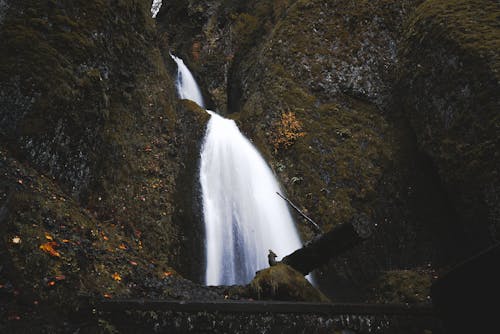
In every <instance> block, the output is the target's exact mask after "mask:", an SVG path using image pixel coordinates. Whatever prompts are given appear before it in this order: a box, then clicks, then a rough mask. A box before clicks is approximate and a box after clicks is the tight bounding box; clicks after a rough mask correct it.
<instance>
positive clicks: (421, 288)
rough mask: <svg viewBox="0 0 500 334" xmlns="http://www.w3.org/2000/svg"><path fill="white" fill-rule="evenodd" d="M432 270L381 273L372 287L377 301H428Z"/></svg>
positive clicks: (396, 302)
mask: <svg viewBox="0 0 500 334" xmlns="http://www.w3.org/2000/svg"><path fill="white" fill-rule="evenodd" d="M432 277H433V274H432V272H429V271H425V270H393V271H387V272H385V273H383V274H382V275H381V276H380V277H379V278H378V280H377V282H376V284H375V286H374V287H373V293H374V296H373V300H372V302H377V303H395V304H398V303H410V304H411V303H429V302H430V288H431V283H432V279H433V278H432Z"/></svg>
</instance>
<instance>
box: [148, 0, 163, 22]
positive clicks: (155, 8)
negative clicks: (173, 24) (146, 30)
mask: <svg viewBox="0 0 500 334" xmlns="http://www.w3.org/2000/svg"><path fill="white" fill-rule="evenodd" d="M161 5H162V0H153V3H152V4H151V16H152V17H153V18H155V17H156V15H158V12H159V11H160V8H161Z"/></svg>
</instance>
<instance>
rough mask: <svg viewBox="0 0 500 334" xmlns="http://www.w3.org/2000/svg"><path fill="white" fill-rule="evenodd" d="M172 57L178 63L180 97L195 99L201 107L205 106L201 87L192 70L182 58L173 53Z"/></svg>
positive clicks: (178, 91) (176, 84) (178, 90)
mask: <svg viewBox="0 0 500 334" xmlns="http://www.w3.org/2000/svg"><path fill="white" fill-rule="evenodd" d="M170 57H172V59H173V60H174V61H175V62H176V64H177V81H176V83H175V86H176V87H177V93H178V94H179V97H180V98H181V99H187V100H191V101H194V102H196V103H198V105H199V106H200V107H202V108H205V104H204V103H203V96H202V95H201V91H200V88H199V87H198V84H197V83H196V80H195V79H194V77H193V75H192V74H191V71H189V69H188V68H187V66H186V65H185V64H184V61H183V60H182V59H180V58H179V57H176V56H174V55H173V54H171V55H170Z"/></svg>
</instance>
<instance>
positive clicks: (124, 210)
mask: <svg viewBox="0 0 500 334" xmlns="http://www.w3.org/2000/svg"><path fill="white" fill-rule="evenodd" d="M1 5H2V6H3V2H2V3H1ZM149 5H150V4H149V3H148V2H147V1H146V2H144V1H135V0H124V1H118V2H116V1H106V0H104V1H90V2H89V1H69V0H68V1H66V0H65V1H52V0H47V1H38V2H36V3H35V2H32V1H16V2H14V1H9V7H8V10H7V11H5V12H3V11H2V22H1V23H0V39H1V40H2V47H1V48H0V150H1V151H0V172H1V174H2V178H1V179H0V210H1V212H2V213H1V214H0V221H1V224H0V225H1V226H2V229H4V230H5V233H2V241H1V244H0V248H1V250H0V252H1V256H2V259H1V260H2V263H1V270H0V275H1V277H0V280H1V281H0V284H1V285H2V288H0V289H3V286H4V285H7V286H8V287H9V288H8V289H7V290H8V292H7V294H6V295H4V294H3V292H4V291H7V290H1V291H0V292H1V296H0V297H1V298H3V299H2V300H4V299H6V300H7V301H8V303H9V308H11V309H16V314H17V315H20V316H21V318H22V319H36V321H38V322H43V321H44V320H43V318H44V317H50V319H49V320H47V321H45V322H43V324H44V325H45V324H49V325H48V326H52V323H51V321H52V319H55V320H54V324H56V323H57V324H58V325H54V328H63V327H60V326H59V325H60V324H61V323H62V322H67V321H68V318H67V316H68V313H69V312H72V310H74V309H75V307H77V306H78V305H77V297H78V294H80V293H83V294H87V295H91V296H97V297H99V298H101V297H103V296H104V295H105V294H106V296H110V297H112V298H113V297H116V296H123V297H126V296H130V297H132V296H149V297H155V296H156V297H158V296H163V297H169V296H170V297H175V296H177V297H175V298H178V297H179V296H182V295H183V294H185V291H184V292H180V291H179V289H177V290H176V289H174V288H172V287H169V284H170V283H171V282H170V283H168V282H167V281H169V280H173V279H174V277H177V275H176V274H175V271H174V269H172V267H175V266H177V265H179V266H180V264H182V261H181V260H180V258H181V255H182V251H183V250H182V247H184V245H183V240H184V239H186V238H187V236H190V235H191V234H190V233H193V232H192V231H190V225H189V224H190V223H193V222H192V221H189V222H188V221H187V220H186V221H184V220H183V219H181V218H182V217H180V216H179V215H178V212H183V211H187V210H188V209H191V203H186V201H181V200H179V201H177V199H176V197H177V196H178V195H179V193H180V192H181V189H192V188H191V187H190V185H191V183H189V186H187V185H185V184H183V182H184V180H185V179H187V177H186V176H185V175H184V174H182V173H181V172H182V171H185V169H184V167H185V166H186V165H190V164H191V165H193V164H196V161H197V160H196V159H193V156H194V153H193V152H195V151H196V152H199V145H200V143H201V140H202V138H203V135H204V128H205V124H206V121H207V116H206V114H205V113H203V114H202V113H201V112H200V111H199V110H195V108H193V107H185V106H183V105H180V104H179V103H178V99H177V96H176V94H175V88H174V86H173V77H172V76H171V74H170V73H168V70H167V69H166V68H167V66H165V65H166V64H165V63H164V59H166V58H168V46H167V45H166V44H165V43H163V41H162V40H161V39H160V38H158V35H157V31H156V28H155V24H154V20H153V19H151V17H150V15H151V14H150V11H149ZM3 8H4V7H2V10H3ZM185 159H187V160H185ZM183 187H184V188H183ZM183 205H186V207H185V208H183V207H182V206H183ZM17 238H19V240H21V243H19V244H18V243H16V242H14V241H13V240H16V241H17V240H18V239H17ZM52 242H54V243H53V244H49V245H46V246H44V249H41V248H40V246H42V245H44V244H46V243H52ZM52 250H53V251H55V252H52ZM51 252H52V254H53V255H51ZM56 253H57V254H59V255H55V254H56ZM185 267H187V266H185ZM185 267H182V268H185ZM115 273H116V275H115ZM165 273H167V274H165ZM188 274H189V272H188ZM50 282H54V283H50ZM16 296H19V297H16ZM4 297H6V298H4ZM35 301H36V303H35V304H34V302H35ZM2 305H3V304H2ZM22 305H30V306H29V307H27V308H26V309H23V306H22ZM31 305H33V307H32V306H31ZM36 305H40V307H38V308H37V306H36ZM11 306H12V307H11ZM59 306H60V307H59ZM0 312H1V315H2V321H3V318H4V315H6V312H7V310H6V308H4V307H3V306H2V308H1V310H0ZM24 312H26V313H24ZM33 312H34V313H33ZM58 312H59V313H60V315H58V314H57V313H58ZM30 314H31V315H33V314H34V315H33V316H31V315H30ZM17 315H15V317H17ZM10 316H11V315H6V317H10ZM47 319H48V318H47ZM58 321H60V322H58ZM15 323H16V322H15V321H14V322H11V323H9V324H14V326H15ZM73 324H74V323H73ZM31 325H32V323H30V322H23V325H22V326H25V327H26V326H28V327H29V326H31ZM0 326H3V323H1V324H0ZM9 326H10V325H9ZM22 326H21V327H20V328H21V329H19V331H20V332H23V329H22ZM10 328H11V327H9V329H10ZM44 328H45V327H44ZM54 328H52V327H50V328H48V329H47V331H48V332H55V330H54ZM43 330H44V329H43V328H42V329H41V330H40V331H43ZM0 331H2V332H3V328H2V327H0ZM64 331H74V330H70V329H68V330H65V329H64V328H63V329H62V330H61V332H64ZM7 332H9V331H8V330H7Z"/></svg>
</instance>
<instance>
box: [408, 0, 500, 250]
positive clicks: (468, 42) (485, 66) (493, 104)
mask: <svg viewBox="0 0 500 334" xmlns="http://www.w3.org/2000/svg"><path fill="white" fill-rule="evenodd" d="M499 13H500V4H499V3H498V2H494V1H493V2H492V1H460V0H453V1H426V2H425V3H424V4H422V5H421V6H420V7H419V8H418V10H417V11H416V12H415V15H414V16H413V17H412V20H411V21H410V22H409V24H408V26H407V28H406V30H405V39H404V42H403V44H402V48H401V59H403V60H404V62H402V63H401V67H400V74H399V76H400V78H399V80H400V88H401V89H400V97H401V101H402V104H403V107H404V112H405V114H406V115H407V116H408V117H409V119H410V120H411V124H412V126H413V128H414V129H415V132H416V135H417V140H418V143H419V146H420V147H421V148H422V150H423V151H424V152H425V153H426V154H428V155H429V156H430V157H431V158H432V160H433V161H434V162H435V164H436V167H437V170H438V171H439V176H440V178H441V179H442V180H443V183H444V185H445V188H446V191H447V193H448V195H449V197H450V199H451V200H452V202H453V206H454V208H455V209H456V210H457V212H458V214H459V220H457V221H456V222H455V223H456V224H455V228H456V229H460V230H463V231H465V232H466V234H467V235H468V241H467V243H466V244H465V245H464V247H467V248H468V249H469V251H472V250H476V251H477V250H478V249H483V248H485V247H486V246H487V245H488V244H489V243H491V242H492V241H493V240H495V239H496V240H498V238H499V236H500V235H499V227H500V225H499V224H500V215H499V212H500V207H499V205H500V201H499V194H500V184H499V175H498V166H500V156H499V152H498V148H499V144H500V142H499V140H500V132H499V131H500V118H499V117H500V116H499V113H498V111H499V110H500V98H499V96H498V92H499V88H500V86H499V82H500V55H499V50H500V38H499V36H500V25H499Z"/></svg>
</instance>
